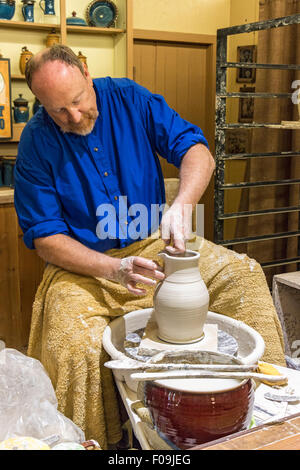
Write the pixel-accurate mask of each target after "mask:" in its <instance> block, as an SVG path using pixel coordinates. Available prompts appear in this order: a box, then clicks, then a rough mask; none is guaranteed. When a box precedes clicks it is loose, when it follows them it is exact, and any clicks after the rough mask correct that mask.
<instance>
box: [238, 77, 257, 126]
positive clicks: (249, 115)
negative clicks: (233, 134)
mask: <svg viewBox="0 0 300 470" xmlns="http://www.w3.org/2000/svg"><path fill="white" fill-rule="evenodd" d="M240 92H246V93H254V92H255V87H246V86H244V87H243V88H240ZM253 119H254V98H251V97H248V96H246V97H245V98H240V101H239V118H238V121H239V122H253Z"/></svg>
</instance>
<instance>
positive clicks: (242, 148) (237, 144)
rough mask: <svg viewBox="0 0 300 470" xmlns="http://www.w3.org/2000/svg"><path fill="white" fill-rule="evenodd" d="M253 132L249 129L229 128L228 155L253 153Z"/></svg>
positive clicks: (227, 132)
mask: <svg viewBox="0 0 300 470" xmlns="http://www.w3.org/2000/svg"><path fill="white" fill-rule="evenodd" d="M251 140H252V134H251V131H249V130H248V129H227V130H226V140H225V152H226V155H236V154H243V153H251Z"/></svg>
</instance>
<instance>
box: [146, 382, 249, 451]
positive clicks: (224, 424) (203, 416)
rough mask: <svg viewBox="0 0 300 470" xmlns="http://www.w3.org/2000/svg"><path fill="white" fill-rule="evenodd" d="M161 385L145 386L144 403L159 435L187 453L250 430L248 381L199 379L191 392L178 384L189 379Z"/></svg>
mask: <svg viewBox="0 0 300 470" xmlns="http://www.w3.org/2000/svg"><path fill="white" fill-rule="evenodd" d="M201 380H202V384H201ZM164 382H165V385H164V384H163V383H162V381H159V382H158V381H155V382H147V383H146V384H145V388H144V402H145V405H146V406H147V407H148V409H149V411H150V414H151V417H152V420H153V423H154V425H155V427H156V428H157V430H158V431H159V433H160V435H161V436H162V437H163V438H164V439H167V440H168V441H170V442H171V443H173V444H174V445H175V446H176V447H177V448H179V449H188V448H190V447H193V446H196V445H200V444H204V443H205V442H209V441H213V440H215V439H219V438H221V437H225V436H228V435H230V434H233V433H235V432H238V431H242V430H246V429H247V428H248V427H249V424H250V422H251V418H252V412H253V405H254V385H253V382H252V380H251V379H249V380H244V381H237V380H231V381H230V380H228V379H226V380H222V379H219V380H218V379H208V380H205V379H198V386H197V387H194V391H193V390H192V389H193V387H192V386H191V385H190V386H189V387H190V389H191V390H188V388H187V387H184V386H182V384H181V383H183V382H186V383H188V382H190V383H191V379H189V381H187V380H185V381H183V380H178V381H177V383H175V380H169V381H167V380H166V381H164ZM167 382H169V383H170V384H171V385H167ZM172 382H173V384H172ZM222 382H223V383H222ZM174 383H175V385H174ZM199 384H200V385H199Z"/></svg>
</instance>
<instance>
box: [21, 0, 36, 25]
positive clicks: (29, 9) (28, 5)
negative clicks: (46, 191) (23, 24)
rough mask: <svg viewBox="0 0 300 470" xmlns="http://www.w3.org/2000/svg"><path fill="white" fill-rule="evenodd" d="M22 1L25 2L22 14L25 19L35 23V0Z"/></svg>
mask: <svg viewBox="0 0 300 470" xmlns="http://www.w3.org/2000/svg"><path fill="white" fill-rule="evenodd" d="M21 2H22V3H23V6H22V14H23V18H24V21H27V22H29V23H33V22H34V4H35V0H21Z"/></svg>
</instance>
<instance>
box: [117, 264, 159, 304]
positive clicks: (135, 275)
mask: <svg viewBox="0 0 300 470" xmlns="http://www.w3.org/2000/svg"><path fill="white" fill-rule="evenodd" d="M151 278H152V279H151ZM164 278H165V275H164V273H163V272H162V270H161V267H160V266H159V265H158V264H157V263H155V262H154V261H151V260H148V259H146V258H142V257H141V256H129V257H128V258H122V259H121V263H120V267H119V269H118V272H117V275H116V279H115V280H116V281H117V282H119V283H120V284H122V285H123V286H124V287H126V288H127V289H128V291H129V292H130V293H132V294H135V295H145V294H146V293H147V291H146V290H145V289H139V288H137V287H136V284H137V283H141V284H146V285H150V286H152V285H155V284H156V282H157V281H162V280H163V279H164Z"/></svg>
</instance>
